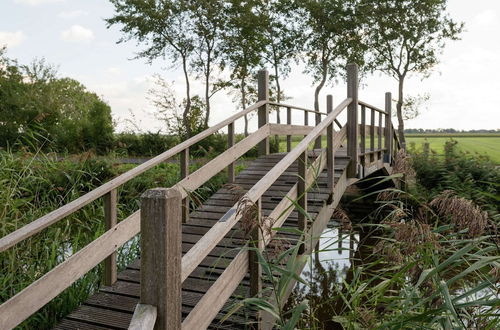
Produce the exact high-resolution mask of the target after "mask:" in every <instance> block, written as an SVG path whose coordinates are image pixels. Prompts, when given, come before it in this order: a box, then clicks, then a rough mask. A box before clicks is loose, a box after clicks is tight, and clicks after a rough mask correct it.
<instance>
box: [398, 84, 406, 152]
mask: <svg viewBox="0 0 500 330" xmlns="http://www.w3.org/2000/svg"><path fill="white" fill-rule="evenodd" d="M404 80H405V77H404V76H399V86H398V103H397V104H396V112H397V116H398V135H399V142H400V143H401V146H402V147H403V149H404V150H406V140H405V134H404V130H405V123H404V121H403V102H404V96H403V85H404Z"/></svg>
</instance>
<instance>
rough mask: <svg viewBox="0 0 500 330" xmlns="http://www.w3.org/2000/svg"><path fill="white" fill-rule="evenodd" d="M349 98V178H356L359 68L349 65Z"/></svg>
mask: <svg viewBox="0 0 500 330" xmlns="http://www.w3.org/2000/svg"><path fill="white" fill-rule="evenodd" d="M347 97H348V98H351V99H352V102H351V103H350V104H349V105H348V106H347V156H349V157H350V158H351V159H350V162H349V166H348V167H347V177H348V178H355V177H356V176H357V168H358V130H359V127H358V66H357V65H356V64H353V63H351V64H348V65H347Z"/></svg>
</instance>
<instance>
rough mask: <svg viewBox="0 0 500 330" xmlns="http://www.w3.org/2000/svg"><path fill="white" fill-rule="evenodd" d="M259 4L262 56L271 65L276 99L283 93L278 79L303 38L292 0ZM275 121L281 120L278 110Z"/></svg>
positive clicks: (274, 0) (285, 72)
mask: <svg viewBox="0 0 500 330" xmlns="http://www.w3.org/2000/svg"><path fill="white" fill-rule="evenodd" d="M263 7H264V9H263V11H264V13H265V16H266V17H267V24H266V25H265V28H264V38H265V43H266V47H265V48H264V52H263V56H264V59H265V61H266V62H267V63H269V64H270V65H271V66H272V68H273V76H274V77H273V78H274V82H275V84H276V101H277V102H278V103H280V102H281V99H282V94H283V93H282V90H281V84H280V80H281V78H286V77H287V76H288V74H289V73H290V63H291V62H292V61H293V60H294V59H297V58H298V56H299V53H300V51H301V49H302V44H303V42H304V39H305V38H304V33H303V31H302V29H301V27H300V24H299V22H300V20H301V17H300V12H299V11H297V10H296V7H295V6H294V3H293V1H289V0H286V1H282V0H268V1H265V2H264V3H263ZM277 121H278V123H280V121H281V119H280V117H279V112H278V117H277Z"/></svg>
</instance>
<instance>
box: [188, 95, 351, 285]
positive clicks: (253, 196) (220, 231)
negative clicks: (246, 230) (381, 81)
mask: <svg viewBox="0 0 500 330" xmlns="http://www.w3.org/2000/svg"><path fill="white" fill-rule="evenodd" d="M351 102H352V99H350V98H348V99H346V100H344V101H343V102H342V103H340V104H339V105H338V106H337V107H336V108H335V109H334V110H333V111H332V113H330V114H329V115H328V117H327V118H325V120H323V121H322V122H321V123H320V124H319V125H318V126H316V127H314V129H313V131H311V133H309V134H308V135H307V136H306V137H305V138H304V139H302V141H301V142H300V143H299V144H298V145H297V146H296V147H295V148H294V149H292V151H291V152H289V153H288V154H286V156H284V157H283V158H282V159H281V160H280V161H279V162H278V164H276V166H275V167H273V169H271V170H270V171H269V172H268V173H267V174H266V175H264V177H263V178H262V179H261V180H259V182H258V183H257V184H255V185H254V186H253V187H252V188H251V189H250V190H249V191H248V192H247V193H246V194H245V196H246V198H247V199H248V200H250V201H252V202H255V201H257V199H258V198H260V196H262V194H263V193H264V192H265V191H266V190H267V189H268V188H269V187H270V186H271V185H272V184H273V182H274V180H276V178H277V177H279V176H280V175H281V174H282V173H283V172H284V171H285V170H286V169H287V168H288V167H289V166H290V165H291V164H292V163H293V162H294V161H295V160H296V159H297V158H298V157H299V155H300V154H302V153H304V152H306V151H307V148H308V146H309V144H310V143H311V142H312V141H313V140H314V139H315V138H316V137H317V136H318V135H319V134H321V132H322V131H323V130H324V129H325V128H326V126H328V125H329V124H330V123H331V122H332V121H333V120H334V119H335V118H336V117H337V116H338V114H339V113H340V112H342V110H343V109H344V108H345V107H346V106H348V105H349V104H350V103H351ZM237 208H238V204H237V203H236V204H235V205H234V206H233V207H232V208H231V209H230V210H229V211H228V212H227V213H226V214H225V215H224V216H223V217H222V218H221V221H219V222H218V223H216V224H214V226H213V227H212V228H211V229H210V230H209V231H208V232H207V234H206V235H205V236H203V237H202V238H201V239H200V240H199V241H198V243H196V244H195V246H193V248H192V249H191V250H190V251H188V253H186V254H185V255H184V257H183V258H182V276H181V279H182V280H185V279H186V278H187V277H188V276H189V274H190V273H191V272H192V271H193V270H194V269H195V268H196V266H197V265H198V264H199V263H200V262H201V260H203V258H204V257H205V256H206V255H207V254H208V252H209V251H210V250H211V249H212V248H213V247H214V246H215V245H216V244H217V242H218V241H219V240H220V239H222V238H223V237H224V236H225V235H226V234H227V232H228V231H229V230H230V229H231V228H232V227H233V226H234V225H235V224H236V222H238V218H237V217H236V214H237V212H236V211H237Z"/></svg>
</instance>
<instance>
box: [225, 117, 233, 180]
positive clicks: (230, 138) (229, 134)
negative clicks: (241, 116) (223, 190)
mask: <svg viewBox="0 0 500 330" xmlns="http://www.w3.org/2000/svg"><path fill="white" fill-rule="evenodd" d="M232 146H234V122H232V123H231V124H229V125H228V126H227V148H228V149H229V148H231V147H232ZM227 182H229V183H234V162H232V163H231V164H229V165H228V167H227Z"/></svg>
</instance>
